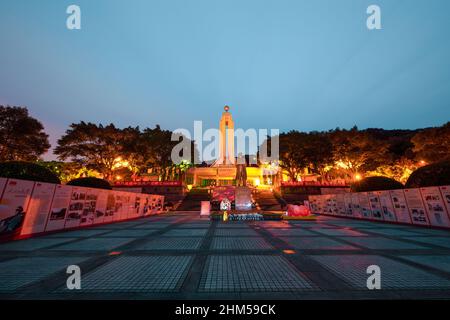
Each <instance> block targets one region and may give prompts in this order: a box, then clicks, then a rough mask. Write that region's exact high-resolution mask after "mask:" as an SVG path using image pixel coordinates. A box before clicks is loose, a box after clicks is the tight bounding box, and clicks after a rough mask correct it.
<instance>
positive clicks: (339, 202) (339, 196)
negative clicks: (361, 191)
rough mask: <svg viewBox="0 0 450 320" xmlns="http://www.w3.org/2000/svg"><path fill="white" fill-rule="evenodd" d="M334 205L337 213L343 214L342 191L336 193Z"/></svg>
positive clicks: (344, 213) (344, 212)
mask: <svg viewBox="0 0 450 320" xmlns="http://www.w3.org/2000/svg"><path fill="white" fill-rule="evenodd" d="M336 207H337V214H338V215H340V216H345V215H346V211H345V194H344V193H338V194H336Z"/></svg>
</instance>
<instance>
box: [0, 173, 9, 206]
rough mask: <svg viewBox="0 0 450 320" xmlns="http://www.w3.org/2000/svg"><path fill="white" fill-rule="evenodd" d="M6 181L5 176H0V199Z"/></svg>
mask: <svg viewBox="0 0 450 320" xmlns="http://www.w3.org/2000/svg"><path fill="white" fill-rule="evenodd" d="M6 181H8V179H7V178H1V177H0V201H1V199H2V194H3V190H4V189H5V186H6Z"/></svg>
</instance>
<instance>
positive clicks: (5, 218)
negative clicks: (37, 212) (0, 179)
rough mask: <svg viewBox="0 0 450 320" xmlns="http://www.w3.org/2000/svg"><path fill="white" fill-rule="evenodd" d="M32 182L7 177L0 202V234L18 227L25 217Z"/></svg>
mask: <svg viewBox="0 0 450 320" xmlns="http://www.w3.org/2000/svg"><path fill="white" fill-rule="evenodd" d="M33 187H34V182H32V181H25V180H18V179H8V181H7V183H6V185H5V190H4V191H3V196H2V199H1V203H0V234H2V233H10V232H13V231H15V230H17V229H19V228H20V227H21V225H22V223H23V221H24V219H25V215H26V213H27V210H28V203H29V202H30V199H31V193H32V192H33Z"/></svg>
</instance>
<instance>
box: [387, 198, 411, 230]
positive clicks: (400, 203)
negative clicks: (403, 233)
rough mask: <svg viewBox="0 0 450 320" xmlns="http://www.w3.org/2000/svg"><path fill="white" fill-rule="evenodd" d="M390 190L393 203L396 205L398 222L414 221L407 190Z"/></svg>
mask: <svg viewBox="0 0 450 320" xmlns="http://www.w3.org/2000/svg"><path fill="white" fill-rule="evenodd" d="M389 192H390V194H391V199H392V204H393V205H394V212H395V217H396V218H397V222H400V223H412V221H411V216H410V215H409V209H408V204H407V203H406V198H405V192H404V191H403V190H391V191H389Z"/></svg>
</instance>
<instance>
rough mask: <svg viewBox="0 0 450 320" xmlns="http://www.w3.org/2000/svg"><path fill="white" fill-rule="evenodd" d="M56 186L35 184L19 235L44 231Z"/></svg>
mask: <svg viewBox="0 0 450 320" xmlns="http://www.w3.org/2000/svg"><path fill="white" fill-rule="evenodd" d="M55 187H56V185H55V184H53V183H43V182H36V184H35V185H34V189H33V193H32V194H31V199H30V202H29V205H28V210H27V214H26V215H25V220H24V223H23V226H22V230H21V233H20V234H21V235H23V236H24V235H30V234H33V233H40V232H44V231H45V226H46V224H47V219H48V215H49V213H50V208H51V205H52V200H53V195H54V193H55Z"/></svg>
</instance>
